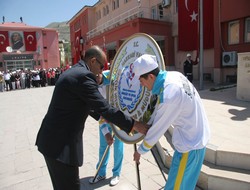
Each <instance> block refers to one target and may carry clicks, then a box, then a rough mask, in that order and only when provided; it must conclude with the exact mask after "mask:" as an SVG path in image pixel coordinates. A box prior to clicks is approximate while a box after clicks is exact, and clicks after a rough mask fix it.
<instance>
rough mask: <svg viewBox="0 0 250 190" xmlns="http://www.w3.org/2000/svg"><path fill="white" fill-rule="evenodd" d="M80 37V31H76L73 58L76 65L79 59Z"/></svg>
mask: <svg viewBox="0 0 250 190" xmlns="http://www.w3.org/2000/svg"><path fill="white" fill-rule="evenodd" d="M80 37H81V30H78V31H77V32H75V44H74V47H75V57H74V62H75V64H76V63H78V61H79V60H80V58H81V49H80Z"/></svg>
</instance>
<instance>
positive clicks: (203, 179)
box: [154, 137, 250, 190]
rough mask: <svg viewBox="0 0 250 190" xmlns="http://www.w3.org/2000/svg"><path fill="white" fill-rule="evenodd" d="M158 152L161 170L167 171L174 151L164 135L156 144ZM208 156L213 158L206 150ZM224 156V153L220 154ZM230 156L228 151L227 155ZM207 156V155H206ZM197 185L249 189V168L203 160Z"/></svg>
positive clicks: (218, 189) (211, 188)
mask: <svg viewBox="0 0 250 190" xmlns="http://www.w3.org/2000/svg"><path fill="white" fill-rule="evenodd" d="M156 150H157V153H158V158H157V159H158V161H159V160H161V162H162V164H161V166H162V167H163V168H162V169H163V171H164V172H165V173H168V169H169V167H170V164H171V161H172V156H173V153H174V150H173V148H172V147H171V146H170V144H169V143H168V142H167V141H166V139H165V137H163V138H161V139H160V141H159V142H158V143H157V144H156V148H155V149H154V151H156ZM212 153H213V154H214V152H213V151H212ZM207 154H208V155H209V156H208V157H209V158H210V159H211V158H214V155H213V156H211V155H210V152H209V151H208V152H207ZM222 155H223V156H222V157H224V156H225V155H226V154H222ZM227 156H228V157H230V156H231V155H230V153H228V155H227ZM206 157H207V155H206ZM197 186H198V187H200V188H201V189H204V190H207V189H208V190H224V189H225V190H235V189H240V190H245V189H246V190H249V189H250V170H243V169H236V168H232V167H228V166H218V165H215V164H214V163H212V162H209V161H205V162H204V164H203V166H202V169H201V174H200V177H199V180H198V183H197Z"/></svg>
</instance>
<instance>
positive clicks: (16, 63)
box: [0, 22, 60, 71]
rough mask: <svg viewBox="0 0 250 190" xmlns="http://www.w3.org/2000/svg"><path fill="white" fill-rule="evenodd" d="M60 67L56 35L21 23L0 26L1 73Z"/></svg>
mask: <svg viewBox="0 0 250 190" xmlns="http://www.w3.org/2000/svg"><path fill="white" fill-rule="evenodd" d="M59 66H60V55H59V45H58V33H57V31H56V30H54V29H47V28H40V27H34V26H28V25H26V24H25V23H23V22H20V23H16V22H11V23H6V22H3V23H1V24H0V70H2V71H7V70H19V69H31V70H33V69H37V68H43V69H48V68H56V67H59Z"/></svg>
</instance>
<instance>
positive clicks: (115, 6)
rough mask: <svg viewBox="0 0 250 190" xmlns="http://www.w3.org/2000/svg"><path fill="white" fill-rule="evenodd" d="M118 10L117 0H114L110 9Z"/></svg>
mask: <svg viewBox="0 0 250 190" xmlns="http://www.w3.org/2000/svg"><path fill="white" fill-rule="evenodd" d="M117 8H119V0H114V1H113V3H112V9H113V10H115V9H117Z"/></svg>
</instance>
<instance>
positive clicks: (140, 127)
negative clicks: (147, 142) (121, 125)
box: [133, 121, 149, 135]
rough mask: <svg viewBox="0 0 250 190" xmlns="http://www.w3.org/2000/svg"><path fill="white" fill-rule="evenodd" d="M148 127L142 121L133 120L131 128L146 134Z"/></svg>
mask: <svg viewBox="0 0 250 190" xmlns="http://www.w3.org/2000/svg"><path fill="white" fill-rule="evenodd" d="M148 129H149V125H147V124H144V123H142V122H138V121H135V122H134V126H133V130H135V131H137V132H139V133H141V134H144V135H146V134H147V132H148Z"/></svg>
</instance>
